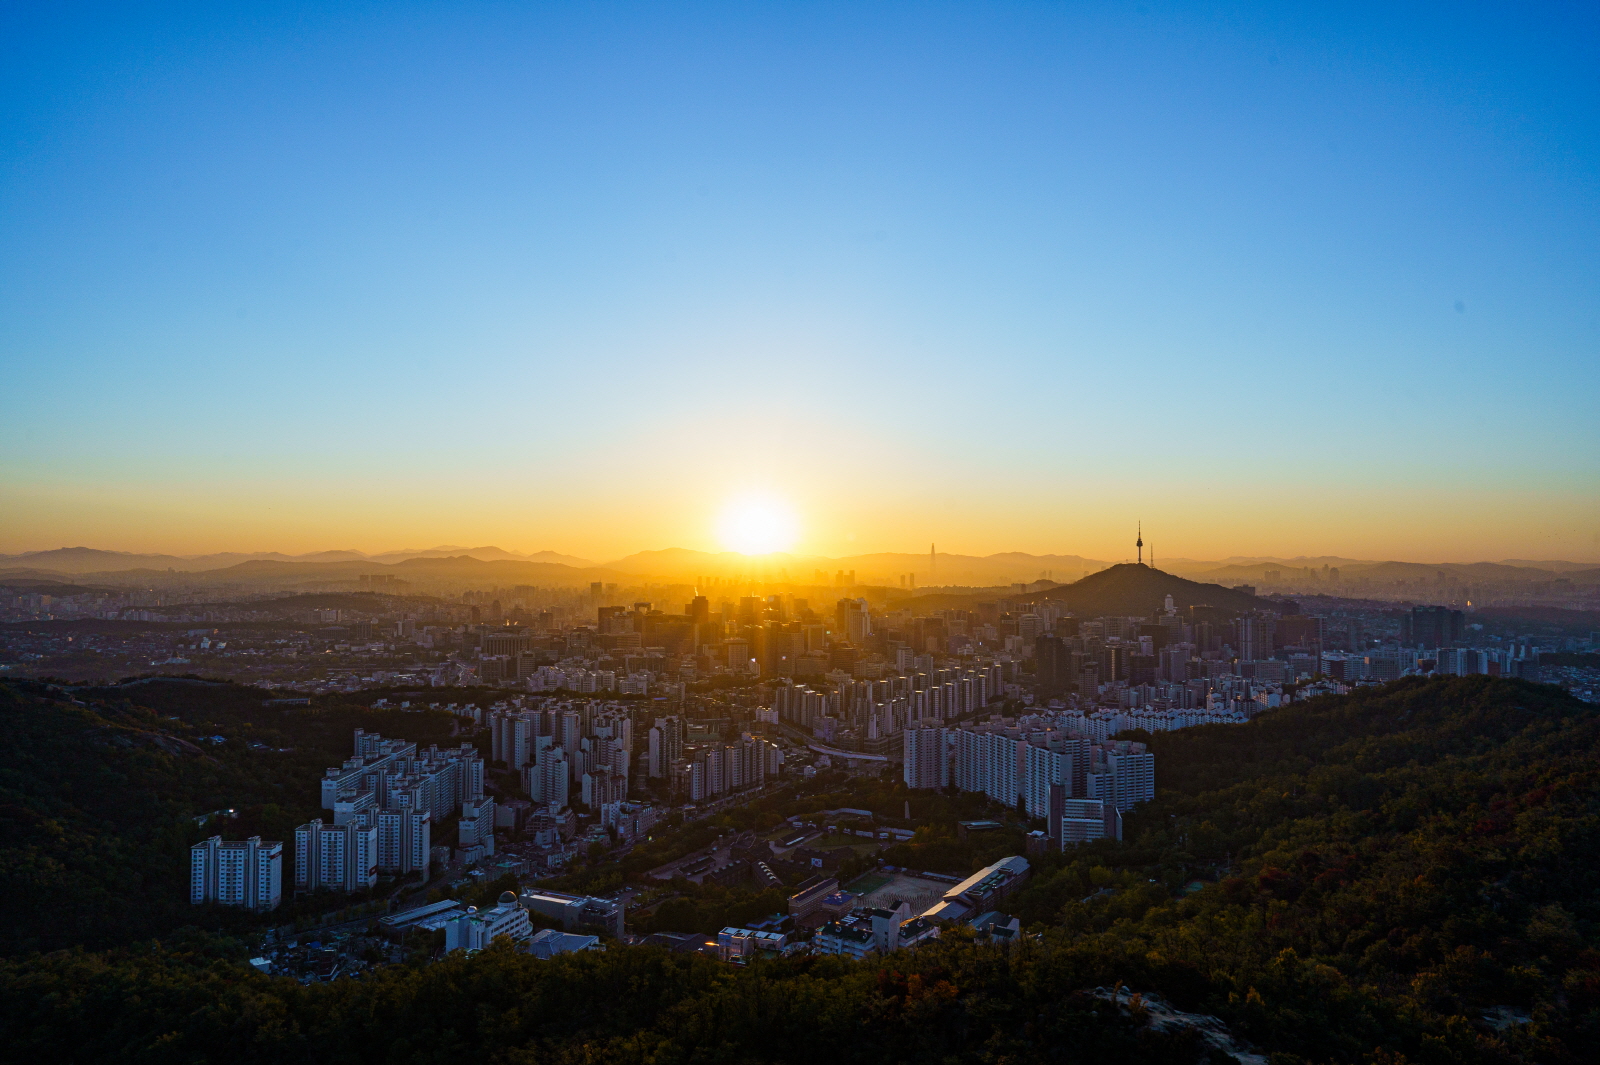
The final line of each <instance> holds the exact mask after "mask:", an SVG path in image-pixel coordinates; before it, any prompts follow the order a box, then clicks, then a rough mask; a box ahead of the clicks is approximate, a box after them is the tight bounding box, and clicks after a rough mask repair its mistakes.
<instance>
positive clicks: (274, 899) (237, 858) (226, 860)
mask: <svg viewBox="0 0 1600 1065" xmlns="http://www.w3.org/2000/svg"><path fill="white" fill-rule="evenodd" d="M282 897H283V844H282V843H281V842H277V841H263V840H262V838H261V837H260V836H251V837H250V838H249V839H246V840H230V841H228V842H224V841H223V839H222V837H221V836H212V837H211V838H210V839H206V840H201V841H200V842H199V843H196V844H195V845H194V846H193V847H190V848H189V901H190V902H191V903H193V904H194V905H196V906H198V905H200V904H201V903H206V902H215V903H219V904H221V905H223V906H243V907H244V908H245V909H247V910H275V909H277V908H278V903H279V902H280V901H281V900H282Z"/></svg>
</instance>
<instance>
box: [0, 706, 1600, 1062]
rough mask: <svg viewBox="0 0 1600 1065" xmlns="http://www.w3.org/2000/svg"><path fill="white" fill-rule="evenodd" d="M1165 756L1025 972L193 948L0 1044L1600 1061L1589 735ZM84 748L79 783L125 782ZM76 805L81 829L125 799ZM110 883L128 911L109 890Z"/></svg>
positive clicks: (52, 1051) (69, 993) (1343, 727)
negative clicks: (297, 963)
mask: <svg viewBox="0 0 1600 1065" xmlns="http://www.w3.org/2000/svg"><path fill="white" fill-rule="evenodd" d="M203 691H204V689H203V688H201V687H199V686H196V687H195V688H194V692H195V694H194V695H193V697H194V698H195V699H201V698H203V697H204V696H203V694H201V693H202V692H203ZM20 699H21V702H20V703H18V702H15V701H14V702H13V703H12V704H8V708H7V713H8V718H7V721H8V724H7V728H8V731H11V730H13V729H14V728H15V725H14V723H13V721H12V718H11V716H10V715H13V714H16V713H27V714H33V715H42V716H44V717H46V718H48V717H51V716H56V717H65V718H68V719H70V718H72V713H71V712H70V711H68V710H65V709H62V708H61V707H60V704H52V703H50V702H49V701H48V700H43V701H41V700H38V699H36V698H34V697H33V696H30V695H24V696H21V697H20ZM24 704H25V705H24ZM78 709H79V710H82V708H78ZM135 725H137V723H133V724H130V725H129V726H125V727H134V726H135ZM74 727H76V728H79V729H82V728H98V729H103V728H105V727H106V726H104V725H101V724H99V723H97V722H93V721H87V720H84V721H79V722H78V723H77V725H75V726H74ZM140 727H142V726H140ZM30 736H31V734H24V735H23V736H22V739H23V741H24V742H23V744H22V746H23V747H24V748H30V749H31V748H34V747H37V745H38V741H37V740H35V739H31V738H30ZM1152 742H1153V744H1154V749H1155V751H1156V754H1157V767H1158V768H1157V783H1158V786H1159V790H1158V794H1157V798H1156V800H1155V802H1153V803H1151V804H1149V805H1148V806H1146V807H1145V808H1143V809H1141V810H1139V811H1138V812H1136V813H1134V814H1133V815H1131V816H1130V817H1129V823H1128V829H1129V837H1130V839H1129V842H1127V843H1123V844H1117V843H1110V842H1099V843H1096V844H1092V845H1088V846H1085V847H1082V848H1080V849H1078V850H1076V851H1073V852H1069V853H1067V854H1064V855H1056V856H1046V857H1043V858H1040V859H1037V860H1036V861H1035V870H1036V873H1035V876H1034V878H1033V880H1032V881H1031V882H1030V883H1029V884H1028V885H1027V886H1026V887H1025V888H1024V889H1023V890H1022V891H1021V892H1019V893H1017V894H1015V895H1013V896H1012V897H1011V898H1009V899H1007V900H1006V902H1005V904H1004V905H1005V908H1006V909H1007V910H1009V911H1011V912H1013V913H1015V914H1017V915H1018V916H1020V917H1022V918H1023V920H1024V921H1025V922H1026V927H1027V929H1028V931H1029V932H1030V933H1031V935H1030V936H1028V937H1025V939H1024V941H1023V942H1021V943H1018V944H1016V945H1014V946H1012V947H1010V948H1003V947H984V946H976V945H973V944H972V943H971V942H970V941H969V940H968V938H967V937H966V936H964V935H963V934H961V933H959V932H954V933H952V934H951V935H950V936H949V937H948V938H947V939H946V940H945V941H943V942H942V943H940V944H938V945H936V946H934V947H931V948H927V949H923V950H921V951H918V952H915V953H911V954H897V955H894V956H891V957H889V958H884V959H872V960H867V961H863V962H850V961H846V960H841V959H835V958H797V959H791V960H786V961H781V962H768V963H761V964H757V965H755V966H753V967H751V968H748V969H742V970H741V969H734V968H731V967H728V966H723V965H720V964H719V963H716V962H713V961H711V960H709V959H704V958H698V957H684V956H682V955H671V956H669V955H668V954H666V953H665V952H662V951H660V950H656V949H652V948H628V949H613V950H608V951H606V952H604V953H600V954H587V955H581V956H569V957H565V958H560V959H557V960H555V961H549V962H546V961H539V960H536V959H533V958H530V957H528V956H526V955H520V954H514V953H511V952H509V951H506V950H503V949H498V948H496V949H491V950H489V951H486V952H484V953H483V954H481V955H477V956H475V957H471V958H467V957H462V956H459V955H457V956H454V957H452V958H451V959H449V960H447V961H445V962H441V963H438V964H434V965H431V966H425V967H422V966H410V965H407V966H395V967H392V968H389V969H385V970H382V971H380V972H378V973H376V974H375V975H373V976H372V977H371V978H369V979H367V980H364V981H341V982H338V983H335V984H332V985H312V986H308V987H307V986H301V985H299V984H296V983H294V982H293V981H290V980H284V979H271V978H267V977H264V976H260V975H258V974H255V973H253V972H252V971H250V970H249V969H247V968H246V967H244V966H242V965H240V964H239V963H238V960H237V958H238V954H237V948H236V947H234V946H233V945H232V944H230V943H229V942H228V941H225V940H210V939H206V938H204V937H198V936H194V935H184V936H178V937H173V938H172V939H170V940H169V941H168V942H167V943H166V944H165V945H158V946H146V947H140V948H137V949H131V948H130V949H124V950H115V951H111V952H109V953H104V954H86V953H82V952H79V951H66V952H60V953H56V954H51V955H45V956H31V957H18V958H13V959H11V960H9V961H6V962H3V963H0V1038H4V1039H5V1040H6V1045H7V1046H8V1047H10V1048H11V1052H12V1053H14V1054H17V1055H18V1056H19V1058H20V1059H25V1060H95V1059H101V1060H119V1061H121V1060H127V1061H150V1062H166V1061H173V1062H177V1061H197V1060H223V1059H227V1060H230V1061H238V1062H258V1061H259V1062H279V1061H286V1060H301V1059H304V1060H320V1061H348V1062H369V1061H370V1062H374V1063H377V1062H393V1061H401V1062H409V1061H434V1060H445V1059H450V1060H487V1061H504V1062H533V1061H540V1062H546V1061H549V1062H574V1063H575V1062H580V1061H581V1062H586V1063H600V1062H641V1063H642V1062H691V1061H705V1062H711V1061H726V1062H766V1061H770V1062H794V1063H796V1065H800V1063H805V1065H813V1063H815V1062H817V1061H830V1062H835V1061H837V1062H864V1063H865V1062H872V1063H874V1065H878V1063H882V1062H886V1061H896V1062H922V1061H927V1062H974V1063H978V1062H985V1063H999V1062H1007V1063H1019V1062H1046V1061H1052V1062H1055V1061H1068V1062H1077V1061H1082V1062H1091V1061H1092V1062H1096V1063H1099V1065H1103V1063H1104V1062H1107V1061H1140V1062H1185V1063H1192V1062H1218V1061H1227V1060H1236V1059H1235V1058H1233V1057H1232V1055H1231V1054H1228V1055H1225V1052H1224V1051H1223V1050H1222V1049H1218V1048H1217V1047H1215V1046H1208V1045H1207V1044H1206V1043H1205V1042H1204V1041H1203V1040H1202V1038H1201V1036H1200V1035H1199V1034H1198V1033H1197V1032H1196V1031H1194V1030H1185V1029H1183V1028H1181V1026H1180V1027H1178V1028H1173V1029H1169V1030H1167V1031H1164V1032H1163V1031H1157V1030H1155V1029H1154V1028H1152V1027H1150V1026H1148V1025H1146V1024H1145V1023H1144V1021H1145V1017H1146V1015H1145V1013H1143V1012H1142V1011H1141V1010H1139V1009H1135V1010H1132V1011H1131V1012H1130V1011H1127V1010H1119V1009H1117V1008H1115V1007H1112V1006H1109V1005H1107V1004H1106V1003H1105V1002H1104V1001H1103V1000H1101V999H1097V998H1095V997H1094V996H1093V995H1091V994H1089V993H1088V992H1089V991H1090V990H1091V989H1094V988H1097V987H1109V986H1111V985H1114V984H1117V983H1119V982H1120V983H1123V984H1125V985H1126V986H1127V987H1128V988H1129V989H1131V990H1133V991H1136V992H1144V993H1159V994H1161V995H1162V996H1164V997H1165V998H1167V999H1168V1000H1169V1001H1170V1002H1171V1003H1172V1004H1173V1005H1175V1006H1176V1007H1177V1008H1179V1009H1183V1010H1188V1011H1191V1012H1197V1013H1202V1014H1212V1015H1215V1016H1216V1017H1219V1018H1221V1020H1222V1022H1224V1023H1225V1024H1226V1025H1227V1026H1228V1028H1229V1029H1231V1033H1232V1036H1233V1037H1234V1038H1236V1039H1238V1040H1241V1041H1244V1042H1248V1043H1249V1044H1252V1045H1253V1046H1254V1047H1256V1048H1258V1049H1259V1050H1260V1051H1261V1052H1262V1054H1263V1056H1265V1055H1270V1060H1271V1062H1272V1063H1274V1065H1299V1063H1311V1062H1341V1063H1342V1062H1352V1063H1357V1062H1374V1063H1378V1062H1381V1063H1383V1065H1401V1063H1405V1062H1417V1063H1426V1065H1445V1063H1452V1065H1453V1063H1457V1062H1472V1063H1480V1062H1481V1063H1485V1065H1487V1063H1509V1062H1518V1061H1521V1062H1548V1063H1551V1065H1556V1063H1563V1065H1564V1063H1572V1062H1583V1061H1594V1060H1600V949H1597V948H1600V756H1597V744H1600V717H1597V714H1596V708H1594V707H1592V706H1589V705H1586V704H1583V703H1580V702H1577V701H1576V700H1573V699H1572V698H1571V697H1570V696H1568V695H1566V694H1565V693H1563V692H1561V691H1559V690H1558V689H1555V688H1550V687H1541V686H1536V685H1529V684H1526V683H1524V682H1520V681H1510V680H1499V679H1491V678H1486V677H1465V678H1448V679H1434V680H1422V679H1408V680H1405V681H1400V682H1397V683H1395V684H1391V685H1389V686H1387V687H1384V688H1381V689H1369V690H1362V691H1360V692H1357V693H1354V694H1352V695H1349V696H1337V697H1323V698H1318V699H1315V700H1311V701H1309V702H1306V703H1304V704H1301V705H1299V706H1294V707H1289V708H1285V709H1283V710H1279V711H1276V712H1272V713H1268V714H1264V715H1262V716H1261V717H1259V718H1258V719H1256V720H1255V721H1254V722H1252V723H1250V724H1247V725H1243V726H1208V727H1203V728H1193V729H1187V730H1184V731H1180V732H1174V733H1167V734H1163V735H1160V736H1157V737H1154V739H1153V741H1152ZM76 746H77V748H78V749H80V750H82V751H84V752H85V753H84V754H83V755H81V759H82V760H83V762H84V763H85V764H86V765H87V764H96V763H98V761H99V760H100V758H101V756H102V754H103V753H113V752H114V748H113V747H101V746H95V745H93V744H83V743H81V742H80V743H77V744H76ZM60 750H61V753H60V755H59V756H58V758H65V757H66V756H67V751H66V748H65V747H63V748H61V749H60ZM168 757H171V758H175V759H176V758H185V757H187V758H193V757H194V756H192V755H188V754H182V755H170V756H168ZM78 779H80V780H82V783H81V784H75V785H74V791H81V792H82V793H81V794H78V795H76V797H75V801H76V802H78V803H81V804H83V805H84V806H85V807H94V806H95V805H96V803H95V802H94V800H93V797H92V796H93V792H94V789H97V788H103V787H107V786H109V785H108V784H107V783H106V782H97V781H95V780H88V779H83V778H81V776H80V777H79V778H78ZM32 786H33V787H35V788H37V787H42V786H44V785H43V783H42V782H36V783H35V784H33V785H32ZM863 786H864V787H869V788H877V789H885V788H890V787H891V786H890V785H882V784H880V785H863ZM117 787H120V788H125V789H131V790H125V791H121V792H117V793H116V794H118V795H130V796H131V795H133V794H135V793H136V792H137V790H138V789H137V787H136V786H133V785H122V784H118V785H117ZM919 794H921V795H925V794H926V793H919ZM22 798H24V799H27V798H28V796H26V795H24V796H22ZM7 801H9V802H14V801H16V796H15V791H14V789H13V790H8V795H7ZM53 801H60V800H59V799H57V800H53ZM105 830H106V829H104V828H98V827H96V826H86V828H85V831H86V832H87V833H88V838H87V843H88V844H89V845H93V844H94V838H95V833H96V832H97V831H105ZM968 846H969V844H967V843H965V842H963V841H960V840H957V839H956V838H955V836H954V834H953V833H952V832H950V826H949V825H946V824H943V823H942V822H941V823H938V824H933V825H930V827H928V828H926V829H924V830H922V831H920V832H919V833H918V837H917V838H916V839H914V840H913V841H912V842H911V843H910V844H908V845H907V846H905V847H904V848H902V849H900V850H899V851H897V852H896V853H895V855H894V858H895V860H896V861H898V862H902V863H904V864H909V865H913V866H914V867H924V868H926V867H929V866H930V865H934V864H936V863H938V862H945V863H949V862H961V861H974V862H975V861H978V860H980V856H979V855H977V854H976V853H973V852H971V851H969V850H966V849H965V848H967V847H968ZM5 862H6V865H7V867H8V868H14V867H15V864H16V862H17V859H16V858H14V857H12V856H11V852H10V851H9V850H8V851H7V857H6V858H5ZM96 875H100V876H104V877H106V878H107V879H106V881H105V883H104V885H102V887H103V888H104V889H105V890H109V889H110V888H111V887H112V886H114V884H115V880H114V877H115V876H116V870H115V867H114V866H113V865H107V866H106V867H104V868H103V869H101V870H99V871H98V872H97V873H96ZM1195 879H1198V880H1201V881H1204V886H1203V887H1202V888H1201V889H1200V890H1197V891H1193V892H1185V891H1184V889H1183V886H1184V885H1185V884H1186V883H1188V882H1189V881H1191V880H1195ZM10 902H11V900H10V899H9V898H8V903H10ZM19 912H24V913H25V912H26V911H19V910H18V908H17V906H16V905H15V904H10V905H8V906H7V913H8V914H9V915H11V919H12V920H15V919H16V915H17V914H18V913H19ZM137 931H138V929H130V932H132V933H135V934H136V933H137ZM130 938H133V936H132V935H130Z"/></svg>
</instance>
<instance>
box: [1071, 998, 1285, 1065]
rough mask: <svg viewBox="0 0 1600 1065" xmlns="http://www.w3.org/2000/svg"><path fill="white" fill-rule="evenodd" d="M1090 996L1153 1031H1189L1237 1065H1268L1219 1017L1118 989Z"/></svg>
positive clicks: (1264, 1059)
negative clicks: (1117, 1008) (1185, 1010)
mask: <svg viewBox="0 0 1600 1065" xmlns="http://www.w3.org/2000/svg"><path fill="white" fill-rule="evenodd" d="M1089 994H1090V995H1091V996H1092V997H1094V998H1098V999H1102V1000H1104V1001H1106V1002H1115V1003H1116V1004H1117V1005H1118V1006H1120V1007H1122V1010H1123V1012H1125V1013H1127V1014H1129V1015H1131V1016H1133V1017H1139V1016H1141V1015H1142V1016H1143V1017H1144V1019H1145V1023H1146V1024H1147V1025H1149V1026H1150V1028H1151V1030H1153V1031H1157V1032H1180V1031H1192V1032H1194V1033H1195V1034H1197V1035H1199V1037H1200V1038H1201V1040H1202V1041H1204V1043H1205V1044H1206V1045H1207V1046H1208V1047H1210V1048H1212V1049H1213V1050H1219V1051H1221V1052H1222V1053H1224V1054H1227V1055H1229V1056H1231V1057H1232V1058H1233V1060H1234V1061H1237V1062H1239V1063H1240V1065H1267V1056H1266V1055H1265V1054H1262V1053H1259V1052H1257V1051H1256V1050H1254V1049H1253V1048H1251V1047H1250V1046H1249V1045H1248V1044H1247V1043H1245V1042H1244V1041H1243V1040H1241V1039H1238V1038H1236V1037H1235V1036H1234V1034H1233V1033H1232V1032H1231V1031H1229V1030H1228V1026H1227V1025H1226V1024H1224V1023H1223V1022H1222V1019H1221V1018H1220V1017H1213V1016H1211V1015H1210V1014H1207V1013H1184V1012H1183V1011H1182V1010H1180V1009H1176V1008H1175V1007H1173V1005H1172V1004H1171V1003H1169V1002H1167V1001H1166V1000H1165V999H1163V998H1162V997H1161V996H1160V995H1144V994H1140V993H1139V992H1137V991H1131V990H1129V989H1128V988H1126V987H1122V986H1121V985H1118V986H1117V987H1097V988H1095V989H1094V990H1093V991H1090V992H1089Z"/></svg>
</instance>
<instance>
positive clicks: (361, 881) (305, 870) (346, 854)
mask: <svg viewBox="0 0 1600 1065" xmlns="http://www.w3.org/2000/svg"><path fill="white" fill-rule="evenodd" d="M377 883H378V828H377V826H376V825H366V824H362V823H360V822H356V821H352V822H348V823H346V824H342V825H329V824H323V822H322V820H321V819H320V818H318V819H315V820H312V821H310V822H308V823H307V824H303V825H301V826H300V827H298V828H296V829H295V830H294V886H295V890H296V891H302V892H305V891H364V890H369V889H371V888H373V887H375V886H376V885H377Z"/></svg>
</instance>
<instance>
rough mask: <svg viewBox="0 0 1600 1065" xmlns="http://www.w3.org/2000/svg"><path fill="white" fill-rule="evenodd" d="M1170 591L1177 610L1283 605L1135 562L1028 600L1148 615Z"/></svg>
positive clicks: (1084, 610) (1083, 611)
mask: <svg viewBox="0 0 1600 1065" xmlns="http://www.w3.org/2000/svg"><path fill="white" fill-rule="evenodd" d="M1169 595H1170V596H1172V604H1173V606H1175V607H1176V608H1177V609H1179V610H1187V609H1188V608H1189V607H1191V606H1214V607H1217V608H1219V609H1222V610H1228V611H1232V612H1237V613H1245V612H1246V611H1250V610H1275V609H1278V608H1279V605H1278V604H1277V603H1275V602H1273V601H1271V600H1268V599H1261V598H1259V597H1257V596H1254V595H1251V594H1250V593H1249V592H1241V591H1236V590H1234V589H1232V588H1224V587H1223V586H1222V585H1220V584H1201V583H1199V582H1198V581H1190V580H1185V579H1183V578H1182V577H1175V576H1173V575H1172V574H1170V573H1163V572H1162V571H1161V570H1158V569H1153V568H1151V567H1150V566H1146V565H1142V564H1140V563H1137V562H1124V563H1122V564H1120V565H1116V566H1112V567H1111V568H1110V569H1103V570H1101V571H1100V572H1099V573H1091V574H1089V575H1088V576H1087V577H1085V578H1083V579H1082V580H1080V581H1074V582H1073V583H1072V584H1066V585H1061V586H1059V587H1056V588H1051V589H1048V590H1047V591H1043V592H1039V593H1036V594H1034V595H1032V596H1029V597H1028V598H1029V599H1031V600H1052V601H1056V602H1062V603H1065V604H1066V605H1067V606H1068V607H1069V608H1070V609H1071V610H1072V611H1073V613H1075V614H1080V615H1084V616H1094V615H1102V614H1104V615H1110V614H1127V615H1128V616H1130V617H1133V616H1136V615H1142V616H1146V617H1147V616H1149V615H1151V614H1154V613H1156V612H1157V611H1159V610H1161V608H1162V605H1163V604H1164V603H1165V602H1166V597H1167V596H1169Z"/></svg>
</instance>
